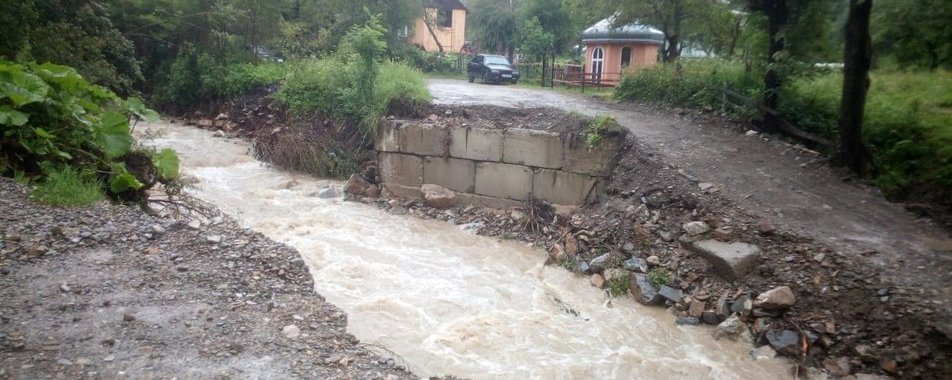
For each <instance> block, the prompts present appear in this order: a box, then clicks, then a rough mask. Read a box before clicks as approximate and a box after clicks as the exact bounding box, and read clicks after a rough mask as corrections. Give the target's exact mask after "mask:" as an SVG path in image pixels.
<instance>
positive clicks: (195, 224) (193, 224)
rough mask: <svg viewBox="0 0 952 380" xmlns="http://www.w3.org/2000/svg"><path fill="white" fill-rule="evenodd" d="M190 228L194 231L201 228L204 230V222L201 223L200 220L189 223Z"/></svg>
mask: <svg viewBox="0 0 952 380" xmlns="http://www.w3.org/2000/svg"><path fill="white" fill-rule="evenodd" d="M188 228H191V229H193V230H197V229H199V228H202V222H201V221H199V220H190V221H189V222H188Z"/></svg>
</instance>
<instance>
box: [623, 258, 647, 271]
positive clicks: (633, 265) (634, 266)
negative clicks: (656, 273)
mask: <svg viewBox="0 0 952 380" xmlns="http://www.w3.org/2000/svg"><path fill="white" fill-rule="evenodd" d="M621 266H622V268H625V269H627V270H630V271H632V272H638V273H648V262H646V261H645V260H644V259H642V258H640V257H632V258H630V259H628V260H625V261H624V262H622V263H621Z"/></svg>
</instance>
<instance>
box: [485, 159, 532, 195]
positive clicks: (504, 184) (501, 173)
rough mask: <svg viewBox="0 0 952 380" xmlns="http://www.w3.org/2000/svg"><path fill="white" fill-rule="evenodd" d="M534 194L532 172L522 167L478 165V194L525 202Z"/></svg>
mask: <svg viewBox="0 0 952 380" xmlns="http://www.w3.org/2000/svg"><path fill="white" fill-rule="evenodd" d="M531 192H532V170H531V169H529V168H528V167H525V166H521V165H510V164H501V163H494V162H481V163H478V164H476V194H479V195H488V196H490V197H499V198H509V199H515V200H520V201H521V200H525V199H526V195H528V194H529V193H531Z"/></svg>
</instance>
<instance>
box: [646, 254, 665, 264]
mask: <svg viewBox="0 0 952 380" xmlns="http://www.w3.org/2000/svg"><path fill="white" fill-rule="evenodd" d="M645 261H647V262H648V264H650V265H653V266H658V265H661V258H660V257H658V256H655V255H651V256H648V259H647V260H645Z"/></svg>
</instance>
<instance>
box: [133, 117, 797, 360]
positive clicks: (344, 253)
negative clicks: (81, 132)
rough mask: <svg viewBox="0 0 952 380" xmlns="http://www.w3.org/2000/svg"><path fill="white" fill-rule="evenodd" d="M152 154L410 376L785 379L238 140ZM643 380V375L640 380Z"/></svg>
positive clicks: (198, 138)
mask: <svg viewBox="0 0 952 380" xmlns="http://www.w3.org/2000/svg"><path fill="white" fill-rule="evenodd" d="M149 128H150V130H153V131H161V132H160V133H159V136H160V137H159V138H156V139H155V140H154V141H153V143H154V144H156V145H158V146H169V147H173V148H175V149H177V150H178V151H179V153H180V155H181V156H182V157H183V167H184V169H185V171H186V172H187V173H190V174H192V175H195V176H196V177H199V178H201V179H202V182H201V183H200V184H199V189H197V191H195V194H196V195H197V196H199V197H201V198H203V199H206V200H208V201H210V202H212V203H214V204H216V205H218V206H219V207H221V208H222V209H223V210H224V211H225V212H226V213H229V214H231V215H234V216H236V217H238V218H239V219H240V220H241V221H242V223H244V224H245V225H247V226H249V227H251V228H253V229H255V230H257V231H260V232H262V233H264V234H265V235H266V236H269V237H271V238H273V239H275V240H278V241H281V242H285V243H287V244H289V245H291V246H293V247H295V248H297V249H298V250H299V251H300V252H301V255H302V257H303V258H304V259H305V261H307V263H308V265H309V267H310V269H311V273H312V274H313V276H314V279H315V283H316V289H317V291H318V293H320V294H322V295H324V296H325V297H327V299H328V300H329V301H330V302H332V303H334V304H336V305H339V306H341V307H342V308H343V309H344V310H345V311H346V312H347V313H348V314H349V316H350V325H349V329H350V331H352V332H353V333H354V334H355V335H356V336H357V337H358V338H360V339H361V340H362V341H364V342H367V343H373V344H381V345H383V346H386V347H388V348H389V349H391V350H393V351H394V352H396V353H397V354H399V355H400V356H401V357H403V358H404V359H406V360H407V361H408V362H409V364H410V366H411V369H413V370H414V371H417V373H419V374H437V373H451V374H454V375H458V376H465V377H473V378H552V377H561V378H592V377H595V378H630V377H633V376H636V374H637V376H642V377H646V378H647V377H650V378H684V377H685V376H689V377H697V378H725V379H726V378H732V379H733V378H750V379H763V378H785V377H787V376H788V375H787V365H785V364H784V363H783V362H782V361H779V360H764V361H756V360H754V359H753V358H751V356H750V355H749V351H750V346H749V345H746V344H743V343H735V342H729V341H714V340H713V338H712V337H711V335H710V331H709V330H707V329H705V328H702V327H681V326H676V325H674V324H673V322H672V319H671V317H670V315H668V314H666V313H665V312H664V311H663V310H660V309H651V308H647V307H643V306H640V305H636V304H633V303H632V302H631V301H629V300H627V299H615V300H613V302H612V303H611V306H610V307H609V306H607V305H606V304H605V303H604V302H602V301H604V300H605V299H606V298H605V296H604V295H603V294H602V293H601V291H599V290H598V289H595V288H593V287H591V286H590V285H589V284H588V281H586V280H585V279H580V278H577V277H575V276H573V275H572V274H570V273H569V272H567V271H565V270H562V269H560V268H557V267H543V266H542V263H543V262H544V259H545V257H544V252H542V251H541V250H538V249H532V248H527V247H525V246H524V245H521V244H518V243H515V242H509V241H498V240H493V239H489V238H485V237H479V236H475V235H472V234H470V233H467V232H465V231H462V230H460V228H458V227H457V226H453V225H451V224H448V223H442V222H438V221H434V220H429V221H421V220H417V219H414V218H406V217H400V216H396V215H390V214H387V213H385V212H382V211H380V210H377V209H375V208H373V207H370V206H366V205H362V204H357V203H348V202H343V201H342V200H340V199H339V198H319V197H316V196H315V195H316V194H315V193H316V192H317V191H318V190H320V189H321V188H323V187H325V186H331V187H335V186H339V184H338V183H336V182H330V181H324V180H317V179H312V178H309V177H304V176H294V175H290V174H287V173H283V172H279V171H276V170H272V169H268V168H266V167H263V166H261V165H260V164H259V163H257V162H255V161H253V160H252V159H251V158H250V157H249V156H248V155H247V153H248V150H249V146H248V144H247V143H245V142H243V141H240V140H226V139H220V138H214V137H212V134H211V133H210V132H208V131H201V130H198V129H192V128H187V127H178V126H170V125H153V126H149ZM649 374H650V375H649Z"/></svg>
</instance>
